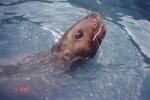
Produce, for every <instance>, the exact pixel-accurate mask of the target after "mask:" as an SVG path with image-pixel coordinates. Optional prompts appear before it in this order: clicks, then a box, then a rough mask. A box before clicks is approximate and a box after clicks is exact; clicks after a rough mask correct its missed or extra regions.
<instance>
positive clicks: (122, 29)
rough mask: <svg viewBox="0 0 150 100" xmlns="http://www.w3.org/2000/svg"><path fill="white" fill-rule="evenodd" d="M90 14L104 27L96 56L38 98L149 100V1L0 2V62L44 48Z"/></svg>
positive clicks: (21, 0) (46, 0)
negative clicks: (98, 16)
mask: <svg viewBox="0 0 150 100" xmlns="http://www.w3.org/2000/svg"><path fill="white" fill-rule="evenodd" d="M93 11H96V12H100V13H101V14H102V15H103V18H104V21H105V23H106V26H107V35H106V37H105V39H104V41H103V43H102V45H101V47H100V50H99V51H98V53H97V55H96V57H95V58H94V59H92V60H90V61H89V62H87V63H86V64H83V65H81V66H80V67H79V68H77V69H76V70H75V71H74V72H72V73H71V75H72V76H73V77H74V78H75V79H77V80H78V81H73V82H74V83H71V85H66V86H65V87H59V88H58V89H56V90H53V91H54V92H53V96H52V95H48V94H46V96H45V95H44V96H45V97H41V98H42V100H43V98H45V99H48V100H150V85H149V84H150V81H149V80H150V53H149V52H150V45H149V43H150V1H149V0H144V1H143V0H126V1H125V0H124V1H123V0H0V62H1V63H7V62H10V61H14V60H16V59H20V58H21V57H23V56H24V55H27V54H32V53H35V52H39V51H46V50H48V49H49V48H51V47H52V45H53V44H54V43H55V42H57V41H58V39H59V38H60V37H61V36H62V35H63V33H64V32H65V31H66V30H67V29H68V28H69V27H70V26H71V25H72V24H74V23H75V22H76V21H78V20H79V19H81V18H83V17H84V16H85V15H87V14H88V13H90V12H93ZM51 96H52V97H53V99H51V98H52V97H51Z"/></svg>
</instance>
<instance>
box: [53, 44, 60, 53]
mask: <svg viewBox="0 0 150 100" xmlns="http://www.w3.org/2000/svg"><path fill="white" fill-rule="evenodd" d="M51 51H52V52H60V44H59V43H57V44H55V45H54V46H53V47H52V49H51Z"/></svg>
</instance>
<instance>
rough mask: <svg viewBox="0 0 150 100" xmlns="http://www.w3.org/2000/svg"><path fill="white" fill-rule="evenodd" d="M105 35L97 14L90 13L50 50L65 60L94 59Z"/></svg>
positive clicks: (102, 24) (100, 19)
mask: <svg viewBox="0 0 150 100" xmlns="http://www.w3.org/2000/svg"><path fill="white" fill-rule="evenodd" d="M105 33H106V28H105V25H104V23H103V22H102V18H101V16H100V14H99V13H91V14H89V15H87V16H86V17H85V18H83V19H82V20H80V21H79V22H77V23H76V24H74V25H73V26H72V27H71V28H70V29H69V30H68V31H67V32H65V34H64V35H63V37H62V38H61V39H60V41H59V42H58V43H57V44H56V45H55V46H54V47H53V48H52V52H54V53H55V54H57V55H61V56H62V57H63V58H64V59H66V60H72V59H82V60H84V59H85V60H86V59H89V58H92V57H94V55H95V54H96V52H97V50H98V48H99V45H100V44H101V42H102V39H103V38H104V36H105Z"/></svg>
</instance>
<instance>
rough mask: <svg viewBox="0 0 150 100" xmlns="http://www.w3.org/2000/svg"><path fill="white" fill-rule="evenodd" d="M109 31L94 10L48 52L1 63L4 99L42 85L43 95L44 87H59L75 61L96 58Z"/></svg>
mask: <svg viewBox="0 0 150 100" xmlns="http://www.w3.org/2000/svg"><path fill="white" fill-rule="evenodd" d="M105 33H106V27H105V25H104V23H103V21H102V18H101V16H100V14H99V13H91V14H89V15H87V16H86V17H85V18H83V19H82V20H80V21H78V22H77V23H76V24H74V25H73V26H72V27H71V28H70V29H69V30H68V31H67V32H66V33H65V34H64V35H63V37H62V38H61V39H60V41H59V42H58V43H56V44H55V45H54V46H53V47H52V48H51V49H50V50H49V51H48V52H40V53H37V54H34V55H30V56H27V57H25V58H24V59H23V60H21V61H18V62H17V63H15V64H12V65H8V66H1V72H0V78H1V80H0V88H1V90H0V96H2V95H3V96H4V95H5V96H4V97H3V98H4V99H7V100H9V98H7V95H9V96H11V93H12V92H13V91H15V93H26V92H29V91H30V89H31V88H32V92H30V94H34V92H35V91H36V89H37V87H38V88H39V90H40V91H38V92H39V94H41V93H42V92H43V88H50V87H55V86H59V85H58V84H61V82H62V81H63V80H68V77H66V74H64V72H65V71H68V70H69V69H70V65H71V64H72V63H73V62H77V61H79V60H80V61H85V60H89V59H90V58H93V57H94V55H95V54H96V52H97V50H98V48H99V45H100V44H101V42H102V40H103V38H104V36H105ZM60 77H63V78H60ZM45 80H48V82H46V81H45ZM18 84H23V86H24V88H23V89H22V88H19V87H20V85H18ZM29 87H30V89H29ZM20 89H22V90H20ZM8 90H9V91H8ZM7 93H8V94H7ZM9 93H10V94H9ZM36 94H38V93H37V91H36ZM16 98H17V97H16V95H15V97H14V99H16ZM29 98H30V97H29ZM32 99H33V98H32Z"/></svg>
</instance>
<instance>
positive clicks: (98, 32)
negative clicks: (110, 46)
mask: <svg viewBox="0 0 150 100" xmlns="http://www.w3.org/2000/svg"><path fill="white" fill-rule="evenodd" d="M102 24H103V23H101V25H100V26H101V27H100V28H99V30H98V32H97V33H96V34H95V35H94V37H93V41H95V39H96V37H97V36H98V34H99V32H100V31H101V30H102Z"/></svg>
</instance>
